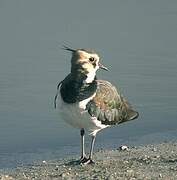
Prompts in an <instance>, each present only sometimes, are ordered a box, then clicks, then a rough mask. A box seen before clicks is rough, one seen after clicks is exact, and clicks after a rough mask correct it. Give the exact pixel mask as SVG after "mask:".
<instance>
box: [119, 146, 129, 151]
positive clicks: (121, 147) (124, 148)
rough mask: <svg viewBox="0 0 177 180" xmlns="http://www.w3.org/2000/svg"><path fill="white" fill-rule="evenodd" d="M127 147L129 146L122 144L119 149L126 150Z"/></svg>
mask: <svg viewBox="0 0 177 180" xmlns="http://www.w3.org/2000/svg"><path fill="white" fill-rule="evenodd" d="M128 149H129V148H128V146H126V145H122V146H120V147H119V150H121V151H127V150H128Z"/></svg>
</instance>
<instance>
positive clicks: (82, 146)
mask: <svg viewBox="0 0 177 180" xmlns="http://www.w3.org/2000/svg"><path fill="white" fill-rule="evenodd" d="M80 135H81V158H80V163H83V162H85V161H87V157H86V155H85V147H84V135H85V130H84V129H81V130H80Z"/></svg>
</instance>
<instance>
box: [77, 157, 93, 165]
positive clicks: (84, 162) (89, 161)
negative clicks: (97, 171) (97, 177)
mask: <svg viewBox="0 0 177 180" xmlns="http://www.w3.org/2000/svg"><path fill="white" fill-rule="evenodd" d="M80 164H81V165H87V164H95V162H94V161H93V160H92V159H90V158H85V159H84V160H83V161H82V162H81V163H80Z"/></svg>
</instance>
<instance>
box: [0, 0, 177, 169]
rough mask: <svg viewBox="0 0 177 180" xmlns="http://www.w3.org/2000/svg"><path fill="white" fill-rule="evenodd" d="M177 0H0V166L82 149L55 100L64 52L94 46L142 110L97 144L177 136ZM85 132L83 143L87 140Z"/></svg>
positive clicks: (65, 64)
mask: <svg viewBox="0 0 177 180" xmlns="http://www.w3.org/2000/svg"><path fill="white" fill-rule="evenodd" d="M176 20H177V1H176V0H169V1H166V0H155V1H154V0H149V1H146V0H141V1H138V0H137V1H130V0H127V1H121V0H119V1H116V0H110V1H106V0H102V1H93V0H90V1H82V0H76V1H69V0H61V1H57V0H52V1H47V0H38V1H35V0H31V1H27V0H16V1H13V0H8V1H6V0H1V1H0V167H1V168H2V167H3V168H4V167H14V166H16V165H19V164H26V163H27V164H29V163H31V162H33V161H36V160H43V159H44V160H47V159H54V158H62V157H66V156H67V155H78V157H79V155H80V136H79V131H78V130H77V129H73V128H72V127H70V126H69V125H67V124H65V123H64V122H63V121H62V119H61V118H60V117H59V115H58V114H57V112H56V111H55V109H54V106H53V100H54V95H55V93H56V86H57V84H58V82H60V81H61V80H62V79H63V78H64V77H65V76H66V75H67V74H68V73H69V72H70V58H71V54H70V53H69V52H66V51H63V50H62V49H61V47H62V45H63V44H64V45H68V46H70V47H73V48H92V49H94V50H95V51H97V52H98V53H99V55H100V56H101V58H102V63H103V64H104V65H105V66H107V67H108V68H109V69H110V71H109V72H103V71H99V72H98V78H99V79H106V80H109V81H111V82H112V83H113V84H114V85H116V86H117V87H119V89H120V90H121V92H122V94H123V95H124V96H125V97H127V98H128V100H129V102H130V103H131V104H132V105H133V107H134V108H135V109H137V110H138V111H139V113H140V117H139V119H138V120H136V121H132V122H129V123H124V124H122V125H120V126H119V127H118V126H116V127H113V128H108V129H106V130H104V131H102V132H100V133H99V134H98V136H97V140H96V146H95V148H96V149H100V148H107V149H109V148H110V149H112V148H117V147H119V146H120V145H121V144H127V145H141V144H148V143H157V142H161V141H168V140H172V139H175V138H176V137H177V21H176ZM89 140H90V139H89V137H88V138H87V141H86V145H87V147H88V146H89Z"/></svg>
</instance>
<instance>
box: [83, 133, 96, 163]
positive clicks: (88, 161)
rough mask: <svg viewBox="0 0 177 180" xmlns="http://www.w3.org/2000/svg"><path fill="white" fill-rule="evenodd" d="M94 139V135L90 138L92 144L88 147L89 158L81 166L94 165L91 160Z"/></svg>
mask: <svg viewBox="0 0 177 180" xmlns="http://www.w3.org/2000/svg"><path fill="white" fill-rule="evenodd" d="M95 139H96V135H94V136H92V142H91V147H90V154H89V158H88V159H87V161H85V162H84V163H83V164H92V163H94V161H93V160H92V158H93V147H94V143H95Z"/></svg>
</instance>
